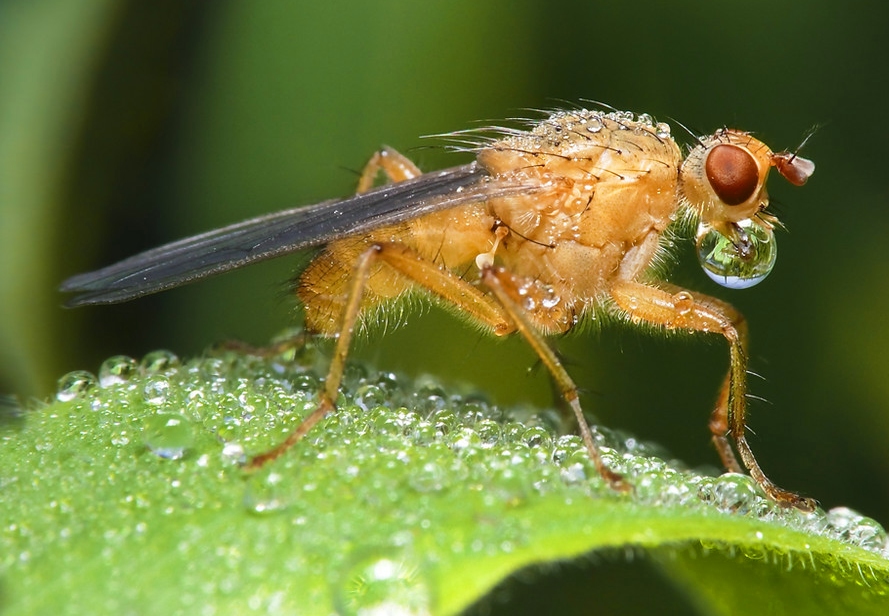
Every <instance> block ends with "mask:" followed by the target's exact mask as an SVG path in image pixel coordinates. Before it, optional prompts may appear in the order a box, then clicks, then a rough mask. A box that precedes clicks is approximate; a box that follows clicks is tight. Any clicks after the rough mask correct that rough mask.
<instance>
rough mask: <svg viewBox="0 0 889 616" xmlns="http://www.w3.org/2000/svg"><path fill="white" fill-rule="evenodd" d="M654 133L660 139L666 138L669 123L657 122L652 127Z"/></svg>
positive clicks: (668, 131)
mask: <svg viewBox="0 0 889 616" xmlns="http://www.w3.org/2000/svg"><path fill="white" fill-rule="evenodd" d="M654 134H655V135H657V136H658V137H660V138H661V139H666V138H667V137H669V136H670V125H669V124H667V123H666V122H658V123H657V125H656V126H655V127H654Z"/></svg>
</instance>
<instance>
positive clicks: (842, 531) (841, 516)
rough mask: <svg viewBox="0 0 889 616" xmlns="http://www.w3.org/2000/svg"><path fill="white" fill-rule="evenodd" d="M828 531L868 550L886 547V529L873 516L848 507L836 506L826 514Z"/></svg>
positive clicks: (881, 549) (838, 537) (879, 549)
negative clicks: (869, 516)
mask: <svg viewBox="0 0 889 616" xmlns="http://www.w3.org/2000/svg"><path fill="white" fill-rule="evenodd" d="M825 521H826V523H827V527H826V529H825V530H826V532H827V533H828V534H830V535H831V536H833V537H835V538H837V539H840V540H842V541H847V542H849V543H854V544H855V545H858V546H860V547H862V548H864V549H866V550H872V551H883V550H885V549H886V531H885V530H884V529H883V527H882V526H880V524H879V523H878V522H877V521H876V520H872V519H871V518H868V517H865V516H863V515H861V514H860V513H858V512H857V511H854V510H852V509H849V508H847V507H834V508H833V509H831V510H830V511H828V512H827V515H826V520H825Z"/></svg>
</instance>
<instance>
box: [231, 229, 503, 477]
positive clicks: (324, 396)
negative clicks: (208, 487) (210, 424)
mask: <svg viewBox="0 0 889 616" xmlns="http://www.w3.org/2000/svg"><path fill="white" fill-rule="evenodd" d="M381 262H382V263H383V264H385V265H386V266H388V267H390V268H392V269H393V270H394V271H395V272H397V273H398V274H400V275H401V276H404V277H405V278H406V279H407V280H408V281H410V282H413V283H414V284H416V285H418V286H420V287H422V288H424V289H426V290H427V291H429V292H430V293H433V294H434V295H436V296H438V298H439V299H441V300H443V301H445V302H447V303H450V304H453V305H454V306H455V307H457V308H458V309H459V311H460V312H461V313H464V314H467V315H469V316H471V317H472V318H474V319H475V320H477V321H478V322H480V323H481V324H483V325H486V326H488V327H489V328H490V329H491V330H492V331H493V333H494V334H496V335H500V336H502V335H506V334H508V333H510V332H511V331H513V327H512V324H511V322H510V320H509V317H508V315H507V314H505V313H504V311H503V309H502V308H501V306H500V305H499V304H498V303H497V302H495V301H494V300H492V299H491V298H490V297H489V296H487V295H485V294H484V293H482V292H481V291H480V290H479V289H478V288H477V287H475V286H473V285H472V284H470V283H468V282H466V281H465V280H463V279H462V278H460V277H459V276H456V275H455V274H453V273H451V272H450V271H449V270H447V269H445V268H442V267H439V266H438V265H436V264H435V263H433V262H431V261H428V260H426V259H423V258H422V257H420V256H419V255H417V254H416V253H415V252H414V251H413V250H411V249H410V248H408V247H406V246H404V245H402V244H397V243H386V242H381V243H376V244H372V245H370V246H369V247H368V248H367V249H366V250H364V251H363V252H362V253H361V254H360V256H359V257H358V259H357V260H356V263H355V266H354V268H353V270H352V277H351V279H350V282H349V290H348V293H347V299H346V303H345V305H344V306H343V310H342V313H341V316H340V318H339V322H338V329H337V331H336V332H335V334H334V335H335V336H336V348H335V350H334V355H333V359H332V360H331V362H330V368H329V370H328V373H327V379H326V380H325V382H324V389H323V390H322V391H321V393H320V400H319V402H318V406H317V408H316V409H315V410H314V411H312V413H310V414H309V415H308V416H307V417H306V418H305V419H303V420H302V422H301V423H300V424H299V425H298V426H297V427H296V429H295V430H294V431H293V432H291V433H290V435H288V436H287V438H286V439H284V441H282V442H281V443H280V444H279V445H277V446H276V447H274V448H273V449H271V450H269V451H266V452H264V453H261V454H259V455H257V456H255V457H254V458H252V459H251V460H250V461H249V462H248V463H247V468H248V469H251V470H252V469H257V468H260V467H261V466H263V465H264V464H266V463H268V462H271V461H272V460H275V459H276V458H278V457H280V456H281V455H283V454H284V453H285V452H286V451H287V450H288V449H290V448H291V447H293V446H294V445H295V444H296V443H298V442H299V441H300V440H301V439H302V438H303V437H304V436H305V435H306V434H308V432H309V431H310V430H311V429H312V428H313V427H314V426H315V425H316V424H317V423H318V422H319V421H321V420H322V419H323V418H324V416H325V415H327V414H328V413H330V412H331V411H333V410H334V409H335V404H336V399H337V395H338V392H339V387H340V383H341V381H342V378H343V370H344V368H345V363H346V357H347V355H348V352H349V347H350V343H351V341H352V335H353V333H354V331H355V327H356V325H357V324H358V319H359V317H360V314H361V304H362V298H363V297H364V294H365V291H366V290H367V287H368V281H369V280H370V278H371V276H372V274H373V272H374V271H375V266H377V265H379V264H380V263H381Z"/></svg>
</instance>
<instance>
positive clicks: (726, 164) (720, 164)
mask: <svg viewBox="0 0 889 616" xmlns="http://www.w3.org/2000/svg"><path fill="white" fill-rule="evenodd" d="M704 168H705V170H706V172H707V179H708V180H710V186H712V187H713V192H715V193H716V196H717V197H719V198H720V199H721V200H722V201H723V203H725V204H727V205H739V204H741V203H744V202H745V201H747V200H748V199H749V198H750V197H752V196H753V192H754V191H755V190H756V187H757V186H758V185H759V167H757V166H756V161H755V160H754V159H753V155H751V154H750V152H748V151H747V150H745V149H743V148H739V147H738V146H736V145H730V144H727V143H721V144H719V145H717V146H716V147H714V148H713V149H712V150H711V151H710V153H709V154H708V155H707V162H706V164H705V165H704Z"/></svg>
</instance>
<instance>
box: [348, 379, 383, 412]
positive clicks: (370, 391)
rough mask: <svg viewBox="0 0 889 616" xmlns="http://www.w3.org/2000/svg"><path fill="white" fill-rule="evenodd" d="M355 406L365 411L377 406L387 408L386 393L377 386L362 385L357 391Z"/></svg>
mask: <svg viewBox="0 0 889 616" xmlns="http://www.w3.org/2000/svg"><path fill="white" fill-rule="evenodd" d="M355 404H357V405H358V406H359V407H361V409H362V410H365V411H367V410H370V409H372V408H374V407H377V406H385V404H386V392H385V391H383V389H382V388H381V387H379V386H377V385H370V384H367V385H362V386H360V387H359V388H358V389H356V390H355Z"/></svg>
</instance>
